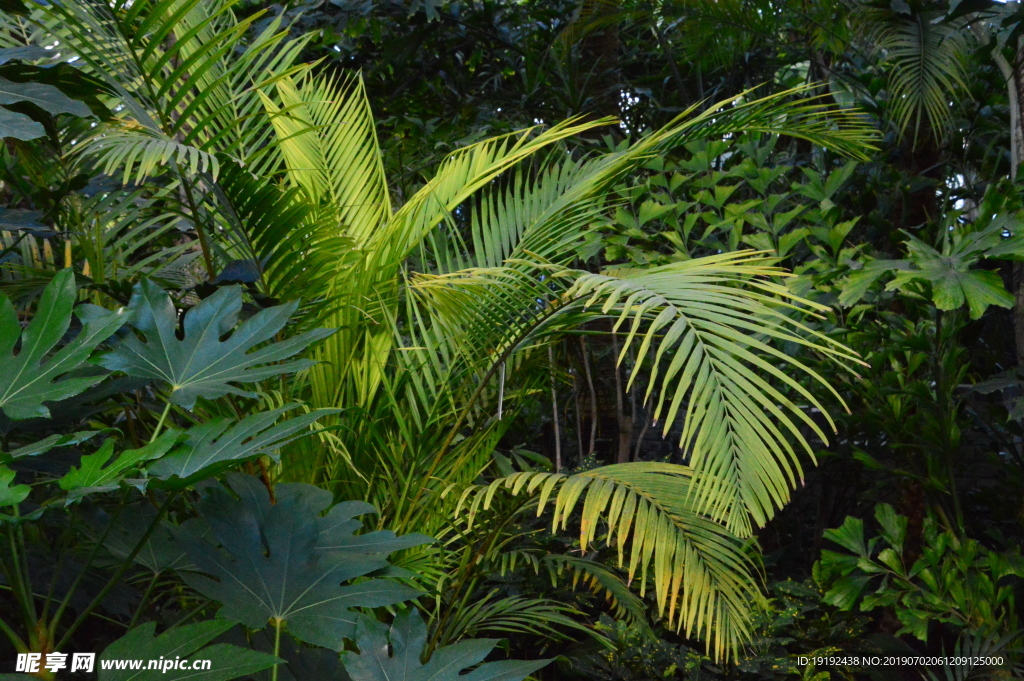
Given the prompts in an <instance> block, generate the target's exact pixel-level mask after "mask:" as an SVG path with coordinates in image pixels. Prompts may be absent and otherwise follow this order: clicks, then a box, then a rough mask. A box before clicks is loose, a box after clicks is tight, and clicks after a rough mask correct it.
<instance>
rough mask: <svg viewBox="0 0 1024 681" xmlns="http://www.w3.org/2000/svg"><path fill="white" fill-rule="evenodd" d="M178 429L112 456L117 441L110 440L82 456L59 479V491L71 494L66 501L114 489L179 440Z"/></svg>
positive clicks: (180, 435) (179, 433)
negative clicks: (142, 465) (79, 460)
mask: <svg viewBox="0 0 1024 681" xmlns="http://www.w3.org/2000/svg"><path fill="white" fill-rule="evenodd" d="M182 437H183V436H182V433H181V431H180V430H168V431H166V432H165V433H164V434H163V435H161V436H160V437H158V438H157V439H156V440H153V441H152V442H150V443H148V444H146V445H145V446H143V447H140V448H138V449H127V450H125V451H123V452H121V453H120V454H118V455H117V457H116V458H115V457H114V443H115V441H116V438H113V437H110V438H107V440H106V441H105V442H104V443H103V445H102V446H101V447H100V448H99V450H97V451H96V453H94V454H89V455H87V456H83V457H82V460H81V462H80V463H79V466H78V467H72V468H71V470H70V471H69V472H68V473H67V474H66V475H65V476H64V477H62V478H61V479H60V481H59V484H60V488H61V489H62V490H65V491H67V492H70V494H68V502H69V503H70V502H71V501H74V500H76V499H79V498H81V497H82V496H84V495H86V494H90V493H93V492H109V491H110V490H114V489H117V487H118V485H120V484H121V481H122V480H124V477H125V475H126V474H127V473H128V472H130V471H133V470H137V469H138V468H139V467H140V466H141V464H143V463H144V462H146V461H152V460H153V459H157V458H160V457H161V456H163V455H164V454H166V453H167V452H168V451H170V449H171V448H172V447H174V445H176V444H177V443H178V442H179V441H180V440H181V439H182Z"/></svg>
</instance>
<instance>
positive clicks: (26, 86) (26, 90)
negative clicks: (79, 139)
mask: <svg viewBox="0 0 1024 681" xmlns="http://www.w3.org/2000/svg"><path fill="white" fill-rule="evenodd" d="M18 102H27V103H29V104H33V105H35V106H37V107H39V108H40V109H42V110H43V111H45V112H47V113H51V114H62V113H69V114H74V115H76V116H82V117H85V116H91V115H92V111H90V110H89V107H88V106H86V105H85V104H84V103H83V102H80V101H78V100H77V99H71V98H70V97H68V96H67V95H66V94H64V93H63V92H61V91H60V90H58V89H57V88H55V87H54V86H52V85H45V84H43V83H15V82H13V81H10V80H7V79H6V78H4V77H2V76H0V104H17V103H18Z"/></svg>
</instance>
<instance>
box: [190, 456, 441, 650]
mask: <svg viewBox="0 0 1024 681" xmlns="http://www.w3.org/2000/svg"><path fill="white" fill-rule="evenodd" d="M228 482H229V484H230V485H231V489H232V490H233V491H234V492H235V493H236V494H237V495H238V497H239V498H238V499H236V498H234V497H232V496H231V495H230V494H229V493H228V492H227V491H226V490H224V489H223V488H214V489H212V490H211V491H210V492H209V493H208V494H207V496H206V497H205V498H204V499H203V501H202V502H201V503H200V504H199V511H200V517H199V518H198V519H193V520H190V521H188V522H186V523H185V524H184V525H183V526H182V527H181V528H180V530H179V532H178V537H179V540H180V541H181V542H182V543H183V545H184V546H185V548H186V549H187V551H188V554H189V556H190V557H191V559H192V562H193V563H194V564H195V565H196V567H197V568H198V570H200V571H201V572H202V573H205V575H201V574H195V573H191V572H189V573H185V574H183V575H182V577H183V578H184V579H185V581H186V582H188V584H189V585H190V586H192V587H193V588H194V589H196V590H197V591H199V592H200V593H202V594H203V595H205V596H207V597H208V598H211V599H213V600H215V601H218V602H220V603H221V604H222V607H221V609H220V616H221V617H225V618H229V619H235V620H238V621H239V622H241V623H242V624H244V625H245V626H247V627H249V628H252V629H262V628H263V627H265V626H266V625H267V623H268V622H271V621H274V622H280V623H282V624H283V625H285V626H286V627H287V630H288V631H289V633H291V634H292V635H293V636H295V637H296V638H298V639H300V640H302V641H305V642H307V643H312V644H315V645H319V646H324V647H327V648H331V649H334V650H341V649H342V647H343V639H344V638H346V637H351V636H352V635H353V633H354V631H355V620H356V613H355V612H353V611H352V610H351V609H352V608H356V607H371V608H372V607H380V606H384V605H393V604H395V603H400V602H402V601H405V600H409V599H410V598H413V597H415V596H416V595H417V592H416V591H415V590H413V589H411V588H410V587H407V586H404V585H402V584H399V583H397V582H393V581H391V580H388V579H368V580H363V581H361V582H358V583H356V584H350V585H345V586H343V585H342V582H348V581H350V580H353V579H355V578H357V577H363V576H365V575H368V574H370V573H372V572H375V571H377V570H380V569H382V568H384V567H386V566H387V565H388V563H387V560H385V556H386V555H387V554H388V553H390V552H392V551H397V550H399V549H404V548H409V547H411V546H417V545H419V544H422V543H424V542H425V541H427V538H425V537H422V536H415V535H407V536H404V537H395V535H394V534H393V533H390V532H382V531H379V532H371V533H368V534H363V535H355V534H354V532H355V530H357V529H358V528H359V527H360V525H361V523H360V522H359V521H357V520H355V517H356V516H358V515H362V514H364V513H368V512H372V510H373V509H372V507H370V506H369V505H368V504H363V503H360V502H348V503H343V504H338V505H337V506H334V507H333V508H332V509H331V511H330V512H329V513H328V514H327V515H326V516H323V517H321V515H320V514H321V513H322V512H324V511H326V510H327V509H328V508H329V507H330V505H331V494H330V492H327V491H325V490H322V489H319V488H316V487H313V486H312V485H305V484H283V485H277V486H276V487H275V490H274V491H275V495H276V503H273V504H272V503H271V501H270V495H269V493H268V492H267V489H266V487H264V486H263V484H262V483H261V482H260V481H259V480H258V479H256V478H253V477H250V476H244V475H239V474H230V475H229V476H228ZM204 527H208V528H209V529H210V531H211V538H214V539H216V541H217V542H218V543H219V545H220V547H219V548H218V547H216V546H214V545H213V544H211V543H210V542H209V541H207V540H206V539H204V538H203V537H202V535H203V534H204Z"/></svg>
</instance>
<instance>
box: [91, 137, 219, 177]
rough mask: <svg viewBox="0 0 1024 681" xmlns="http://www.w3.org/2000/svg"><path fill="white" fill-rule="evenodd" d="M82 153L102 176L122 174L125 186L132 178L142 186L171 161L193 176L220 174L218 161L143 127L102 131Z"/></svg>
mask: <svg viewBox="0 0 1024 681" xmlns="http://www.w3.org/2000/svg"><path fill="white" fill-rule="evenodd" d="M82 152H83V154H89V155H92V156H95V157H96V160H97V161H98V163H99V165H100V167H101V168H102V169H103V172H104V173H105V174H107V175H111V176H116V175H117V174H118V173H119V172H120V173H122V178H121V181H122V182H123V183H124V184H128V183H129V182H131V181H133V179H132V175H134V176H135V177H134V182H135V184H142V182H143V181H144V180H145V179H147V178H149V177H151V176H153V175H154V174H156V173H158V172H162V170H163V167H164V166H166V165H167V164H168V163H170V162H172V161H173V162H174V163H176V164H177V165H178V166H180V167H181V168H182V169H185V170H187V171H188V172H189V173H191V174H192V175H197V174H199V173H209V174H210V175H211V176H213V177H216V176H217V174H218V173H219V172H220V161H218V160H217V157H216V156H214V155H213V154H210V153H208V152H205V151H203V150H201V149H197V148H195V147H192V146H189V145H187V144H183V143H181V142H178V141H176V140H173V139H168V138H167V137H164V136H163V135H162V134H161V133H160V132H159V131H153V130H148V129H146V128H142V127H124V126H115V127H110V128H103V129H101V131H100V133H99V134H97V135H96V136H94V137H93V138H92V139H91V140H89V142H88V143H86V144H84V145H83V146H82Z"/></svg>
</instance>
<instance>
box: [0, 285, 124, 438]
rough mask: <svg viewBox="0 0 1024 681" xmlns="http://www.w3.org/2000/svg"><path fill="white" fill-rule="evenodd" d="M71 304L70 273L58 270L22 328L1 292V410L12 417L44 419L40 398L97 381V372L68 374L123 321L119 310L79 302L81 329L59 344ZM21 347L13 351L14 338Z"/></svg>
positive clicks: (78, 389) (70, 391)
mask: <svg viewBox="0 0 1024 681" xmlns="http://www.w3.org/2000/svg"><path fill="white" fill-rule="evenodd" d="M74 304H75V277H74V274H73V273H72V272H71V270H62V271H61V272H58V273H57V275H56V276H55V277H54V278H53V281H52V282H50V284H49V285H47V287H46V289H45V290H44V291H43V295H42V297H41V298H40V299H39V305H38V307H37V309H36V313H35V315H34V316H33V318H32V321H31V322H30V323H29V325H28V327H27V328H26V329H25V330H24V332H22V329H21V324H19V323H18V315H17V314H16V313H15V311H14V307H13V306H12V305H11V302H10V301H9V300H8V299H7V297H6V296H0V361H2V362H3V365H4V371H3V372H0V409H2V410H3V412H4V413H5V414H6V415H7V416H8V417H9V418H12V419H27V418H32V417H44V418H46V417H49V416H50V411H49V409H47V407H46V405H45V404H44V403H45V402H54V401H56V400H62V399H65V398H67V397H71V396H72V395H76V394H78V393H80V392H82V391H83V390H85V389H86V388H88V387H89V386H91V385H94V384H95V383H98V382H99V381H100V380H101V379H102V378H103V377H102V376H96V375H91V376H86V377H78V378H74V377H70V376H68V374H69V372H72V371H74V370H75V369H77V368H79V367H80V366H82V365H83V363H84V362H85V360H86V359H88V358H89V355H90V354H91V353H92V351H93V349H95V348H96V346H97V345H99V344H100V343H102V342H103V341H104V340H106V339H107V338H108V337H109V336H110V335H111V334H113V333H114V332H115V331H116V330H117V329H118V328H119V327H120V326H121V325H122V324H123V323H124V321H125V318H126V317H127V315H126V314H125V312H124V311H123V310H119V311H118V312H113V313H111V312H107V311H106V310H101V309H100V308H97V307H95V306H81V307H80V308H79V310H78V317H79V319H81V320H82V322H83V325H82V329H81V331H79V332H78V335H77V336H75V338H74V340H72V341H71V342H69V343H67V344H65V345H63V347H60V344H61V341H62V340H63V338H64V334H65V333H67V330H68V328H69V327H70V325H71V310H72V307H73V306H74ZM19 339H20V341H21V347H20V348H19V350H18V352H17V354H15V352H14V348H15V346H17V345H18V341H19Z"/></svg>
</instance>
